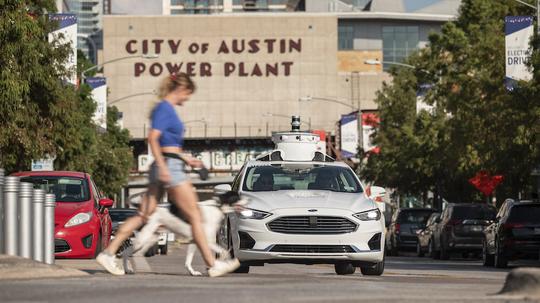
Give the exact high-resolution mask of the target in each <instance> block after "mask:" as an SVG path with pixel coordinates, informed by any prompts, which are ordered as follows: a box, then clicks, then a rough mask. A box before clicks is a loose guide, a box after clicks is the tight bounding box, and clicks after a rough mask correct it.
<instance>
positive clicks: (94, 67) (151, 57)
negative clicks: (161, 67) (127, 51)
mask: <svg viewBox="0 0 540 303" xmlns="http://www.w3.org/2000/svg"><path fill="white" fill-rule="evenodd" d="M158 57H159V55H156V54H145V55H134V56H125V57H120V58H116V59H112V60H109V61H105V62H103V63H101V64H97V65H94V66H92V67H89V68H87V69H85V70H84V71H83V72H82V73H81V78H82V79H83V82H84V80H85V79H86V75H85V74H86V73H87V72H89V71H91V70H94V69H98V68H101V67H103V65H105V64H109V63H113V62H117V61H121V60H126V59H131V58H143V59H156V58H158Z"/></svg>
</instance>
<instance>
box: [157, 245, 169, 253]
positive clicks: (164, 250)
mask: <svg viewBox="0 0 540 303" xmlns="http://www.w3.org/2000/svg"><path fill="white" fill-rule="evenodd" d="M168 250H169V245H168V244H165V245H160V246H159V254H160V255H167V251H168Z"/></svg>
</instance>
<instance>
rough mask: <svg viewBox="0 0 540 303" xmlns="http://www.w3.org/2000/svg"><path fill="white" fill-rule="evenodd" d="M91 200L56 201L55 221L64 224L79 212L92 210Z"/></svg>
mask: <svg viewBox="0 0 540 303" xmlns="http://www.w3.org/2000/svg"><path fill="white" fill-rule="evenodd" d="M92 208H93V205H92V202H91V201H86V202H56V207H55V209H54V223H55V224H59V225H62V226H63V225H64V224H65V223H66V222H67V221H68V220H69V219H71V218H72V217H73V216H75V215H76V214H78V213H86V212H90V211H92Z"/></svg>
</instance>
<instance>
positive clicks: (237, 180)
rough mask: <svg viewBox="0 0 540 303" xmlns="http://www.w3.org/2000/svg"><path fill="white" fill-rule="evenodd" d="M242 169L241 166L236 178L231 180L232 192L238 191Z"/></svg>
mask: <svg viewBox="0 0 540 303" xmlns="http://www.w3.org/2000/svg"><path fill="white" fill-rule="evenodd" d="M244 167H245V166H242V168H241V169H240V171H239V172H238V174H237V175H236V177H235V178H234V180H233V183H232V190H233V191H234V192H238V191H239V190H240V183H242V182H241V181H242V175H243V173H244Z"/></svg>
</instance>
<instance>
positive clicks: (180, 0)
mask: <svg viewBox="0 0 540 303" xmlns="http://www.w3.org/2000/svg"><path fill="white" fill-rule="evenodd" d="M183 2H184V0H171V5H173V6H177V5H182V4H183Z"/></svg>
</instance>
